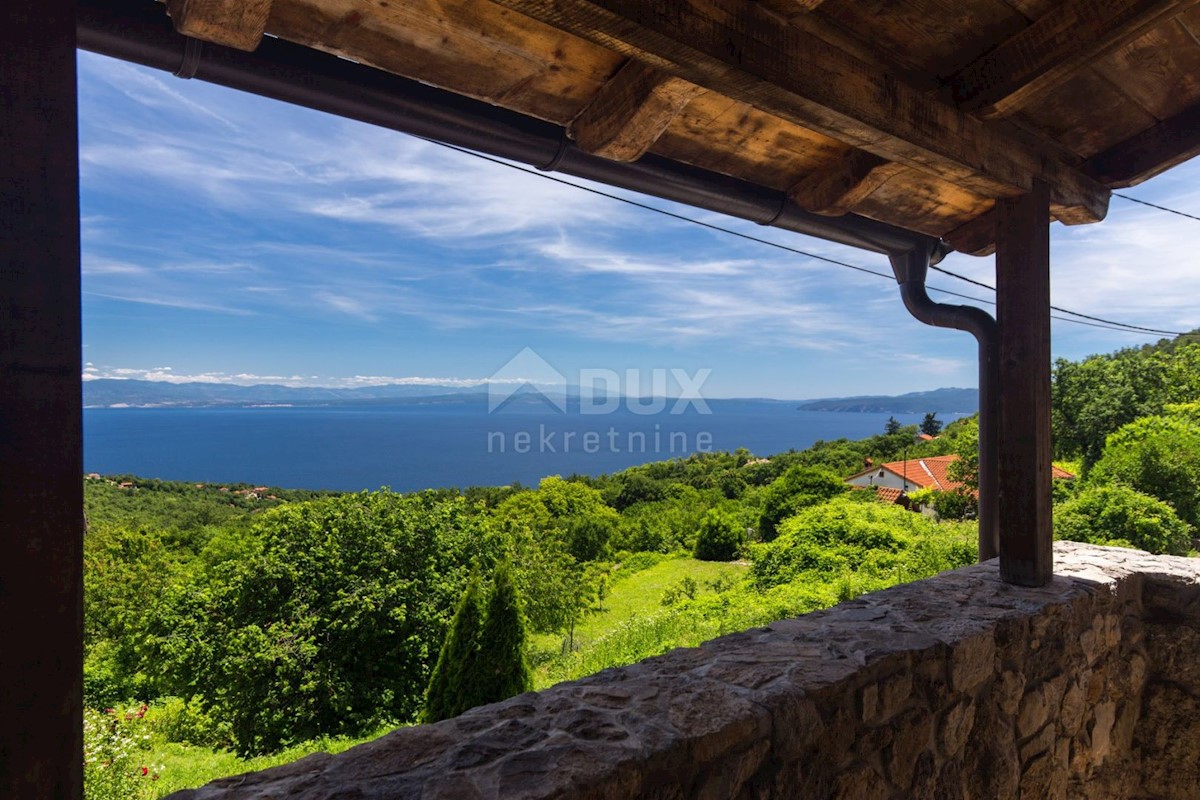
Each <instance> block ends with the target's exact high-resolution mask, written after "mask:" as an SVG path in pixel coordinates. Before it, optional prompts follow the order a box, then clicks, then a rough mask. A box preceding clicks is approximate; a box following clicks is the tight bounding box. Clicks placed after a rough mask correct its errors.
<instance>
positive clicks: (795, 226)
mask: <svg viewBox="0 0 1200 800" xmlns="http://www.w3.org/2000/svg"><path fill="white" fill-rule="evenodd" d="M77 29H78V46H79V47H80V48H81V49H84V50H88V51H91V52H94V53H99V54H101V55H106V56H111V57H113V58H118V59H121V60H124V61H130V62H133V63H136V64H141V65H143V66H147V67H152V68H156V69H160V70H164V71H166V72H171V73H174V74H176V75H178V76H179V77H186V78H196V79H198V80H204V81H207V82H210V83H216V84H220V85H222V86H226V87H229V88H232V89H238V90H241V91H246V92H250V93H252V94H257V95H261V96H264V97H269V98H273V99H275V100H282V101H284V102H288V103H292V104H295V105H300V106H305V107H308V108H312V109H315V110H318V111H324V112H328V113H331V114H336V115H338V116H341V117H347V118H349V119H355V120H358V121H360V122H365V123H368V124H372V125H378V126H380V127H383V128H389V129H391V130H395V131H400V132H402V133H408V134H412V135H414V136H419V137H422V138H426V139H432V140H435V141H439V142H444V143H446V144H452V145H456V146H459V147H464V148H467V149H469V150H475V151H477V152H481V153H486V154H488V155H492V156H496V157H498V158H503V159H508V160H511V161H516V162H520V163H522V164H527V165H530V166H533V167H536V168H538V169H541V170H545V171H556V172H561V173H565V174H567V175H573V176H575V177H578V178H583V179H586V180H590V181H596V182H598V183H605V184H608V185H610V186H617V187H620V188H623V189H629V190H632V191H635V192H641V193H643V194H648V195H652V196H655V197H660V198H662V199H664V200H671V201H674V202H679V203H685V204H687V205H692V206H696V207H698V208H703V209H707V210H709V211H715V212H718V213H721V214H727V215H730V216H733V217H739V218H741V219H745V220H749V221H751V222H756V223H758V224H760V225H768V226H771V227H775V228H781V229H783V230H788V231H793V232H795V233H802V234H807V235H810V236H817V237H820V238H822V239H826V240H829V241H834V242H839V243H841V244H846V245H851V246H853V247H859V248H862V249H865V250H870V251H872V252H876V253H882V254H885V255H887V254H890V253H896V252H902V251H908V250H911V249H913V248H914V247H919V246H923V245H925V244H928V243H931V242H933V243H936V242H937V240H936V239H931V238H929V237H927V236H925V235H923V234H919V233H914V232H912V231H908V230H905V229H903V228H898V227H896V226H893V225H888V224H887V223H883V222H879V221H877V220H872V219H868V218H866V217H861V216H858V215H855V214H847V215H845V216H841V217H825V216H820V215H818V214H812V213H809V212H807V211H805V210H804V209H802V208H800V207H799V206H797V205H796V204H795V203H793V202H792V201H791V200H789V199H788V197H787V194H786V192H783V191H780V190H778V189H772V188H770V187H767V186H761V185H758V184H754V183H750V182H748V181H743V180H738V179H736V178H731V177H729V176H727V175H721V174H720V173H716V172H712V171H709V170H705V169H700V168H698V167H693V166H690V165H688V164H684V163H681V162H678V161H672V160H670V159H667V158H663V157H661V156H657V155H654V154H652V153H648V154H646V155H644V156H642V158H641V159H639V160H638V161H636V162H633V163H623V162H617V161H610V160H608V159H605V158H601V157H599V156H595V155H592V154H590V153H586V152H584V151H582V150H580V149H579V148H577V147H576V146H575V144H574V143H573V142H572V141H571V140H570V139H569V138H568V137H567V135H566V131H565V129H564V128H563V127H562V126H560V125H556V124H554V123H550V122H546V121H544V120H539V119H534V118H532V117H529V116H526V115H524V114H520V113H517V112H514V111H509V110H507V109H504V108H500V107H498V106H493V105H491V104H488V103H484V102H481V101H478V100H472V99H471V98H468V97H464V96H462V95H457V94H454V93H453V92H448V91H445V90H442V89H437V88H435V87H433V86H429V85H428V84H424V83H420V82H418V81H413V80H408V79H406V78H402V77H399V76H397V75H393V74H392V73H389V72H384V71H382V70H378V69H374V68H372V67H368V66H365V65H362V64H358V63H356V62H354V61H350V60H348V59H344V58H339V57H337V56H334V55H331V54H328V53H323V52H320V51H317V50H314V49H312V48H309V47H304V46H301V45H297V44H293V43H290V42H285V41H283V40H281V39H276V38H272V37H267V38H265V39H263V41H262V43H261V44H260V45H259V47H258V49H257V50H255V51H254V52H253V53H245V52H242V51H239V50H233V49H231V48H227V47H221V46H219V45H214V44H208V43H201V42H199V41H198V40H195V39H190V38H188V37H186V36H182V35H180V34H178V33H176V32H175V29H174V28H173V27H172V25H171V22H170V20H169V19H168V17H167V14H166V11H165V9H164V6H163V5H162V4H161V3H158V2H155V0H79V2H78V12H77ZM940 255H941V253H939V256H940Z"/></svg>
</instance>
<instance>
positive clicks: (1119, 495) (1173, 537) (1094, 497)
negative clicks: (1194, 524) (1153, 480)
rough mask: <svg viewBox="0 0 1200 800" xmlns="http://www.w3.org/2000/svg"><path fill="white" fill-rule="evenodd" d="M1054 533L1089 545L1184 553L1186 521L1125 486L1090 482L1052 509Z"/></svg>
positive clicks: (1188, 533)
mask: <svg viewBox="0 0 1200 800" xmlns="http://www.w3.org/2000/svg"><path fill="white" fill-rule="evenodd" d="M1054 535H1055V536H1056V537H1057V538H1059V539H1067V540H1070V541H1073V542H1091V543H1092V544H1115V545H1121V546H1129V547H1137V548H1141V549H1142V550H1148V551H1149V552H1151V553H1171V554H1174V555H1184V554H1186V553H1187V551H1188V548H1189V546H1190V544H1191V537H1190V532H1189V530H1188V526H1187V523H1185V522H1183V520H1181V519H1179V517H1178V516H1177V515H1176V514H1175V511H1174V509H1172V508H1171V507H1170V506H1169V505H1167V504H1166V503H1164V502H1162V501H1161V500H1158V499H1156V498H1154V497H1151V496H1149V495H1147V494H1143V493H1141V492H1139V491H1136V490H1134V489H1130V488H1129V487H1128V486H1121V485H1119V484H1118V485H1114V486H1103V485H1094V484H1093V485H1090V486H1087V487H1086V488H1084V489H1083V490H1082V491H1080V493H1079V494H1078V495H1077V496H1076V497H1074V498H1072V499H1071V500H1068V501H1066V502H1065V503H1061V504H1060V505H1058V506H1057V507H1056V508H1055V509H1054Z"/></svg>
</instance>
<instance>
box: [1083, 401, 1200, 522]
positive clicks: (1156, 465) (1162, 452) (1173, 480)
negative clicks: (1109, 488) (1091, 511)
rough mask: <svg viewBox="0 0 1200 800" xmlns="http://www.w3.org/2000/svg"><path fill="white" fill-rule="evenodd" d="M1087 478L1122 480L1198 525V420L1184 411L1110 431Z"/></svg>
mask: <svg viewBox="0 0 1200 800" xmlns="http://www.w3.org/2000/svg"><path fill="white" fill-rule="evenodd" d="M1088 482H1089V483H1091V484H1103V483H1124V484H1126V485H1127V486H1131V487H1133V488H1134V489H1137V490H1138V491H1139V492H1144V493H1145V494H1148V495H1150V496H1152V497H1157V498H1158V499H1159V500H1162V501H1164V502H1166V503H1169V504H1170V505H1171V507H1172V508H1174V509H1175V512H1176V513H1177V514H1178V515H1179V516H1180V518H1182V519H1183V520H1184V521H1186V522H1188V523H1189V524H1191V525H1193V526H1200V425H1198V424H1196V423H1194V422H1191V421H1190V419H1189V418H1188V417H1187V416H1186V415H1183V414H1180V415H1178V416H1165V417H1142V418H1141V419H1137V420H1134V421H1133V422H1131V423H1129V424H1128V425H1123V426H1122V427H1121V428H1120V430H1118V431H1117V432H1116V433H1114V434H1112V435H1111V436H1109V437H1108V441H1107V442H1106V444H1105V445H1104V453H1103V455H1102V456H1101V457H1100V460H1099V461H1097V462H1096V465H1095V466H1094V467H1092V470H1091V472H1090V473H1088Z"/></svg>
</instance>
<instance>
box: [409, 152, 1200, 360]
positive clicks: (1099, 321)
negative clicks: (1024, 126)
mask: <svg viewBox="0 0 1200 800" xmlns="http://www.w3.org/2000/svg"><path fill="white" fill-rule="evenodd" d="M418 138H424V137H418ZM425 141H427V142H430V143H432V144H436V145H440V146H441V147H445V148H447V149H448V150H454V151H455V152H458V153H464V154H466V155H469V156H474V157H475V158H479V159H482V160H484V161H488V162H491V163H493V164H499V165H500V166H503V167H508V168H509V169H515V170H517V171H518V172H523V173H525V174H527V175H533V176H535V177H538V178H543V179H545V180H548V181H554V182H555V183H559V184H562V185H563V186H570V187H572V188H574V189H580V190H582V191H585V192H590V193H591V194H594V195H598V196H599V197H605V198H607V199H609V200H616V201H617V202H620V203H625V204H626V205H630V206H633V207H635V208H640V209H643V210H645V211H653V212H654V213H655V214H661V215H663V216H665V217H670V218H671V219H675V220H679V221H680V222H687V223H690V224H692V225H699V226H700V227H702V228H707V229H708V230H711V231H716V232H718V233H724V234H727V235H729V236H736V237H738V238H739V239H745V240H746V241H750V242H756V243H757V244H762V245H767V246H768V247H774V248H776V249H779V250H784V251H786V252H788V253H792V254H794V255H798V256H804V257H805V258H812V259H815V260H817V261H824V262H825V263H827V264H833V265H834V266H838V267H844V268H845V269H852V270H854V271H856V272H864V273H866V274H867V275H874V276H875V277H877V278H884V279H886V280H889V281H894V280H895V279H896V278H895V276H894V275H890V274H888V273H886V272H880V271H878V270H874V269H870V268H868V267H863V266H859V265H858V264H850V263H848V262H845V261H839V260H838V259H836V258H829V257H828V256H823V255H819V254H817V253H810V252H808V251H807V250H801V249H799V248H797V247H791V246H790V245H786V244H780V243H779V242H772V241H771V240H770V239H762V238H759V237H757V236H751V235H750V234H748V233H742V232H741V231H735V230H733V229H732V228H725V227H722V226H720V225H714V224H712V223H710V222H704V221H703V220H698V219H696V218H694V217H688V216H685V215H683V214H677V213H675V212H674V211H668V210H666V209H665V208H658V207H657V206H652V205H650V204H649V203H642V202H639V201H637V200H633V199H630V198H628V197H621V196H620V195H616V194H612V193H610V192H605V191H602V190H600V189H595V188H593V187H591V186H583V185H581V184H578V183H574V182H572V181H568V180H564V179H562V178H560V177H558V176H556V175H549V174H547V173H545V172H542V171H541V170H535V169H530V168H528V167H523V166H521V165H520V164H513V163H512V162H510V161H505V160H504V159H502V158H495V157H494V156H489V155H485V154H484V153H479V152H476V151H474V150H468V149H467V148H465V147H459V146H457V145H453V144H447V143H446V142H439V141H437V140H436V139H425ZM1118 196H1119V197H1124V195H1118ZM1127 199H1133V198H1127ZM1135 202H1142V201H1135ZM1147 205H1150V204H1149V203H1147ZM1156 208H1157V206H1156ZM1163 210H1164V211H1170V210H1171V209H1163ZM1174 213H1177V214H1182V215H1183V216H1190V215H1187V214H1183V213H1182V212H1178V211H1177V212H1174ZM1193 219H1196V220H1198V221H1200V217H1194V218H1193ZM931 268H932V269H935V270H937V271H938V272H941V273H943V274H945V275H947V276H949V277H952V278H956V279H958V280H961V281H965V282H967V283H970V284H974V285H975V286H979V287H981V288H983V289H987V290H988V291H991V292H994V291H996V288H995V287H994V286H989V285H987V284H986V283H983V282H981V281H977V280H974V279H972V278H968V277H966V276H965V275H959V274H958V273H956V272H951V271H949V270H945V269H942V268H940V267H937V266H933V265H931ZM925 288H926V289H928V290H930V291H934V292H940V293H942V294H946V295H950V296H951V297H959V298H962V299H964V300H972V301H974V302H977V303H986V304H989V305H995V304H996V303H995V301H994V300H984V299H982V298H979V297H972V296H971V295H966V294H960V293H958V292H954V291H951V290H949V289H941V288H939V287H936V286H928V285H927V286H926V287H925ZM1050 308H1051V310H1053V311H1058V312H1060V313H1062V314H1070V315H1073V316H1075V317H1081V319H1072V318H1071V317H1057V316H1054V315H1053V314H1052V315H1051V318H1053V319H1057V320H1060V321H1062V322H1071V323H1074V324H1077V325H1088V326H1090V327H1093V328H1104V329H1105V330H1113V331H1121V332H1124V333H1140V334H1156V335H1157V334H1162V335H1167V336H1181V335H1182V332H1180V331H1163V330H1158V329H1156V328H1144V327H1141V326H1139V325H1131V324H1129V323H1125V322H1120V321H1117V320H1111V319H1104V318H1102V317H1093V316H1090V315H1088V314H1082V313H1080V312H1078V311H1071V310H1069V309H1065V308H1059V307H1058V306H1050ZM1085 320H1090V322H1087V321H1085Z"/></svg>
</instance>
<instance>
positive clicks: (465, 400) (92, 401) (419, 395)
mask: <svg viewBox="0 0 1200 800" xmlns="http://www.w3.org/2000/svg"><path fill="white" fill-rule="evenodd" d="M513 394H514V395H515V397H514V398H512V399H513V400H516V401H518V402H522V401H528V402H544V398H543V395H546V396H551V395H557V396H558V397H560V398H562V397H563V396H564V395H565V396H566V397H568V398H578V397H579V387H577V386H554V387H551V386H534V385H530V384H526V385H524V386H522V387H521V388H520V389H518V390H517V391H515V392H514V393H513ZM487 400H488V386H487V384H486V383H478V384H467V385H452V384H391V385H384V386H364V387H359V388H354V389H340V388H332V387H320V386H281V385H278V384H255V385H252V386H243V385H238V384H231V383H202V382H188V383H170V382H167V381H146V380H133V379H129V380H120V379H115V378H101V379H97V380H89V381H85V382H84V384H83V405H84V407H85V408H218V407H227V408H255V407H280V406H298V407H328V406H345V405H383V404H387V405H407V404H418V403H419V404H433V403H453V404H483V405H484V406H485V407H486V404H487ZM758 400H759V402H767V403H781V402H792V403H799V404H800V405H799V409H800V410H801V411H856V412H869V413H884V414H925V413H929V412H931V411H932V412H935V413H941V414H954V413H958V414H971V413H974V412H975V411H976V410H977V409H978V408H979V399H978V392H977V391H976V390H975V389H952V388H951V389H934V390H932V391H926V392H910V393H908V394H902V395H895V396H889V395H870V396H861V397H834V398H826V399H817V400H799V401H798V400H767V399H765V398H759V399H758Z"/></svg>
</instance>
